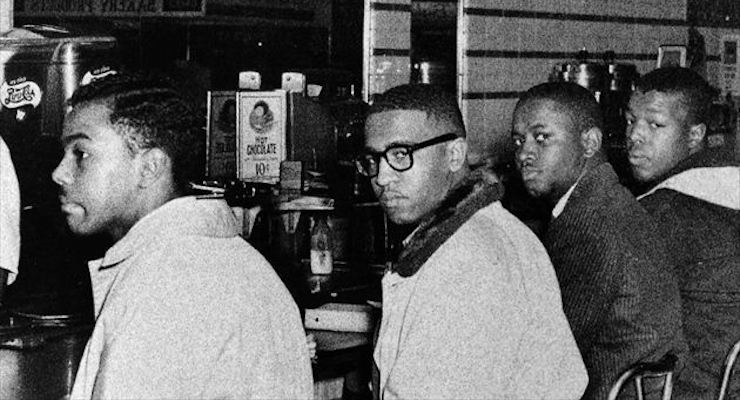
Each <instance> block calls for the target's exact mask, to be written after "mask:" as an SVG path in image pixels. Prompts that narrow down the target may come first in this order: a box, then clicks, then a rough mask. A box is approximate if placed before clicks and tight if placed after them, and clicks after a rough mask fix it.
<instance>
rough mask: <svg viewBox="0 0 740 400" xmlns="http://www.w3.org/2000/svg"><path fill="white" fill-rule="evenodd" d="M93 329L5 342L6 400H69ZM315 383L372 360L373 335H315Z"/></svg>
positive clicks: (1, 390) (31, 334) (23, 335)
mask: <svg viewBox="0 0 740 400" xmlns="http://www.w3.org/2000/svg"><path fill="white" fill-rule="evenodd" d="M91 332H92V325H86V324H83V325H76V326H69V327H35V328H29V329H27V330H26V331H24V332H20V333H18V332H16V333H15V334H13V335H10V334H8V333H6V334H4V336H0V337H1V338H0V343H1V344H0V371H2V374H3V375H2V379H0V399H14V400H43V399H54V400H58V399H63V398H65V397H66V396H67V395H68V394H69V392H70V391H71V390H72V384H73V383H74V377H75V374H76V372H77V367H78V366H79V362H80V359H81V357H82V353H83V351H84V349H85V345H86V343H87V339H88V337H89V336H90V333H91ZM307 332H308V333H313V334H314V337H315V338H316V343H317V352H316V354H317V361H316V362H315V363H314V364H313V376H314V381H315V382H317V383H318V382H320V381H324V380H329V379H333V378H337V377H341V376H343V375H345V374H347V373H348V372H350V371H353V370H356V369H358V368H362V367H364V368H368V367H369V365H370V364H369V363H371V360H372V358H371V357H372V346H371V344H370V343H371V340H370V336H369V335H370V334H368V333H352V332H331V331H313V330H309V331H307Z"/></svg>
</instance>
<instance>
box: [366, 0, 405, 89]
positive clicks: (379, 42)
mask: <svg viewBox="0 0 740 400" xmlns="http://www.w3.org/2000/svg"><path fill="white" fill-rule="evenodd" d="M364 30H365V34H364V35H363V37H364V38H365V40H364V41H365V43H364V44H363V46H364V49H363V51H364V57H363V59H364V61H363V75H364V76H365V79H364V85H365V87H364V88H363V89H364V90H363V96H364V98H365V101H368V100H369V99H370V98H371V97H372V95H374V94H377V93H382V92H384V91H386V90H388V89H390V88H392V87H393V86H398V85H401V84H404V83H408V82H409V79H410V78H411V59H410V57H411V56H410V54H411V51H410V49H411V0H365V22H364Z"/></svg>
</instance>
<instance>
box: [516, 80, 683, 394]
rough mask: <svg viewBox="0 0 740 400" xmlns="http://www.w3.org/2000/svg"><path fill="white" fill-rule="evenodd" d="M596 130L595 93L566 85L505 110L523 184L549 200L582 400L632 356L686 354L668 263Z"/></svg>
mask: <svg viewBox="0 0 740 400" xmlns="http://www.w3.org/2000/svg"><path fill="white" fill-rule="evenodd" d="M601 129H602V117H601V114H600V111H599V105H598V103H597V102H596V100H595V99H594V96H593V95H592V94H591V93H590V92H589V91H588V90H586V89H584V88H582V87H580V86H578V85H576V84H574V83H568V82H558V83H545V84H541V85H538V86H535V87H533V88H531V89H530V90H528V91H527V92H526V93H525V94H524V95H523V96H522V98H521V99H520V100H519V102H518V103H517V105H516V108H515V110H514V119H513V130H512V137H513V140H514V145H515V147H516V162H517V166H518V168H519V170H520V172H521V174H522V180H523V182H524V186H525V188H526V189H527V191H528V192H529V193H530V194H531V195H532V196H535V197H538V198H544V199H546V200H547V201H548V202H549V203H551V204H552V205H553V206H554V208H553V210H552V220H551V222H550V225H549V227H548V230H547V232H546V233H545V237H544V244H545V247H546V248H547V251H548V253H549V254H550V257H551V259H552V262H553V265H554V266H555V272H556V273H557V277H558V280H559V282H560V288H561V292H562V296H563V308H564V309H565V314H566V315H567V317H568V319H569V322H570V325H571V327H572V329H573V333H574V335H575V338H576V341H577V342H578V347H579V349H580V350H581V354H582V355H583V360H584V363H585V364H586V369H587V370H588V375H589V384H588V388H587V389H586V393H585V395H584V397H583V398H584V399H605V398H606V396H607V394H608V392H609V389H610V388H611V386H612V385H613V384H614V382H615V381H616V379H617V377H618V376H619V374H620V373H621V372H623V371H624V370H626V369H627V368H628V367H629V366H630V365H632V364H634V363H636V362H639V361H656V360H658V359H660V358H661V357H663V356H664V355H665V354H667V353H670V352H672V353H674V354H676V355H678V356H680V355H681V354H683V353H684V352H685V343H684V339H683V335H682V332H681V322H680V318H681V310H680V302H679V294H678V285H677V283H676V279H675V278H674V276H673V274H672V266H671V265H670V264H668V263H667V262H666V260H667V256H666V254H665V250H664V245H663V243H662V242H661V241H660V239H659V238H658V237H657V235H656V234H655V227H654V225H653V223H652V222H651V220H650V218H649V216H648V214H647V212H646V211H645V210H644V209H643V208H642V207H641V206H640V205H639V204H638V202H637V201H636V200H635V198H634V197H632V195H631V194H630V192H629V191H628V190H627V189H626V188H625V187H623V186H621V185H620V184H619V182H618V180H617V176H616V174H615V172H614V170H613V169H612V167H611V165H610V164H608V163H607V162H606V161H605V159H604V156H603V153H602V151H601V143H602V131H601ZM656 389H657V388H656ZM623 392H626V393H634V390H632V389H631V388H628V390H624V391H623Z"/></svg>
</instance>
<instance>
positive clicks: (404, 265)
mask: <svg viewBox="0 0 740 400" xmlns="http://www.w3.org/2000/svg"><path fill="white" fill-rule="evenodd" d="M502 195H503V188H502V187H501V184H500V182H499V180H498V178H497V177H496V175H495V174H494V173H493V172H491V171H490V170H489V169H487V168H485V167H481V168H479V169H476V170H474V171H472V172H471V173H470V174H469V175H468V177H466V178H465V179H464V180H463V181H462V182H461V183H460V184H459V185H457V186H456V187H455V188H453V190H452V191H451V192H450V194H449V195H448V196H447V197H446V198H445V200H444V201H443V202H442V204H441V206H440V207H439V208H438V209H437V210H435V211H434V212H433V213H431V214H430V215H429V216H427V217H425V218H424V219H423V220H422V221H421V223H420V224H419V226H418V227H417V228H416V230H414V233H412V235H411V237H410V238H409V241H408V244H407V245H406V246H405V247H404V248H403V250H401V254H400V255H399V258H398V261H397V262H395V263H393V266H392V268H391V270H392V271H394V272H396V273H398V274H399V275H401V276H403V277H409V276H412V275H414V274H415V273H416V272H417V271H418V270H419V269H420V268H421V266H422V265H424V263H425V262H426V261H427V260H428V259H429V257H431V256H432V254H434V252H435V251H437V249H438V248H439V247H440V246H442V244H443V243H444V242H445V241H447V239H449V238H450V236H452V235H453V234H454V233H455V232H456V231H457V230H458V229H459V228H460V227H461V226H462V225H463V224H464V223H465V222H466V221H467V220H469V219H470V217H472V216H473V214H475V213H476V212H477V211H478V210H480V209H481V208H483V207H486V206H488V205H489V204H491V203H493V202H494V201H496V200H499V199H500V198H501V196H502Z"/></svg>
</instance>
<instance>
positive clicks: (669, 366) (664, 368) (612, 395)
mask: <svg viewBox="0 0 740 400" xmlns="http://www.w3.org/2000/svg"><path fill="white" fill-rule="evenodd" d="M677 361H678V357H676V356H675V355H674V354H670V353H669V354H666V355H665V356H663V358H661V359H660V360H658V361H655V362H638V363H635V364H633V365H632V366H630V367H629V368H628V369H627V370H626V371H624V372H623V373H622V375H620V376H619V378H618V379H617V381H616V382H614V385H612V388H611V390H610V391H609V396H608V397H607V399H608V400H616V399H617V396H619V393H620V392H621V391H622V389H623V388H624V387H625V385H626V384H627V382H629V381H631V380H634V382H635V391H636V392H637V399H638V400H643V399H644V398H645V393H644V390H643V387H642V380H643V379H644V378H661V377H662V378H664V381H663V397H662V399H663V400H670V398H671V395H672V393H673V372H674V371H673V370H674V369H675V368H676V362H677Z"/></svg>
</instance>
